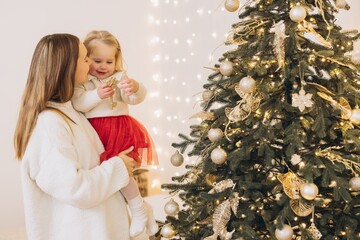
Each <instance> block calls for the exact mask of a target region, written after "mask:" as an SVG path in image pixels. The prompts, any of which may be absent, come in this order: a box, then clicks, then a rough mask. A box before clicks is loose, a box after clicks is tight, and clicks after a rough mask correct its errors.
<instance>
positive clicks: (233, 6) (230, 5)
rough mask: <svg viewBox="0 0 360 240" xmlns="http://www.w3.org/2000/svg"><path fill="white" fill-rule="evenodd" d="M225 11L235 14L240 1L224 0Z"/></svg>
mask: <svg viewBox="0 0 360 240" xmlns="http://www.w3.org/2000/svg"><path fill="white" fill-rule="evenodd" d="M224 5H225V9H226V10H228V11H229V12H235V11H236V10H238V9H239V7H240V1H239V0H226V1H225V4H224Z"/></svg>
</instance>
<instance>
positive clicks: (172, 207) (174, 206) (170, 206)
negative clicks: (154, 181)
mask: <svg viewBox="0 0 360 240" xmlns="http://www.w3.org/2000/svg"><path fill="white" fill-rule="evenodd" d="M179 209H180V207H179V204H178V203H177V202H175V201H174V199H172V198H171V199H170V201H169V202H167V203H166V204H165V206H164V211H165V213H166V214H167V215H168V216H172V217H174V216H176V215H177V214H178V212H179Z"/></svg>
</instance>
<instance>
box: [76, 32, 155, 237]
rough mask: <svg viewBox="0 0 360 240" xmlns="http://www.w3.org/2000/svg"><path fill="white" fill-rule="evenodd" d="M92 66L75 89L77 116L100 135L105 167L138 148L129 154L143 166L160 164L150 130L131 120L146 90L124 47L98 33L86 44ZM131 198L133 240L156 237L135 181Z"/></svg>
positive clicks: (126, 191) (129, 191)
mask: <svg viewBox="0 0 360 240" xmlns="http://www.w3.org/2000/svg"><path fill="white" fill-rule="evenodd" d="M84 45H85V47H86V48H87V50H88V57H89V58H90V60H91V64H90V70H89V81H88V82H86V83H84V84H82V85H81V86H79V87H77V88H76V89H75V93H74V96H73V98H72V103H73V106H74V108H75V109H76V110H78V111H80V112H83V113H84V114H85V116H86V117H87V118H88V120H89V121H90V123H91V125H92V126H93V127H94V129H95V130H96V132H97V133H98V135H99V137H100V139H101V141H102V143H103V144H104V147H105V151H104V152H103V153H102V154H101V156H100V162H103V161H106V160H107V159H109V158H111V157H113V156H116V155H118V154H119V152H121V151H123V150H124V149H127V148H128V147H131V146H133V147H134V150H133V151H132V152H131V153H130V154H129V156H130V157H132V158H134V159H135V161H137V163H138V164H139V165H140V164H141V165H144V164H149V165H154V164H157V163H158V160H157V155H156V152H155V149H154V145H153V142H152V140H151V138H150V136H149V134H148V132H147V131H146V129H145V127H144V126H143V125H142V124H141V123H139V122H138V121H137V120H135V119H134V118H133V117H131V116H129V108H128V104H131V105H133V104H138V103H140V102H142V101H143V100H144V98H145V95H146V89H145V87H144V86H143V85H142V84H140V83H139V82H137V81H135V80H134V79H131V78H128V77H127V75H126V73H125V71H124V69H123V66H122V55H121V49H120V44H119V42H118V41H117V39H116V38H115V37H114V36H113V35H112V34H111V33H109V32H107V31H92V32H90V33H89V34H88V35H87V36H86V38H85V40H84ZM121 192H122V194H123V195H124V197H125V198H126V200H127V202H128V205H129V208H130V211H131V215H132V220H131V225H130V236H132V237H134V236H137V235H139V234H140V233H142V232H143V230H144V229H145V227H146V228H147V234H149V235H150V236H151V235H154V234H155V233H156V232H157V231H158V226H157V224H156V222H155V220H154V217H153V216H152V210H151V209H150V207H149V206H148V205H145V204H144V201H143V199H142V197H141V195H140V192H139V189H138V186H137V184H136V181H135V180H134V178H131V180H130V183H129V185H128V186H127V187H125V188H123V189H121Z"/></svg>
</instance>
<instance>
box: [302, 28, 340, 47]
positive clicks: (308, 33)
mask: <svg viewBox="0 0 360 240" xmlns="http://www.w3.org/2000/svg"><path fill="white" fill-rule="evenodd" d="M298 28H299V30H300V31H302V32H301V33H302V35H303V37H304V38H306V39H308V40H310V41H312V42H314V43H316V44H319V45H321V46H324V47H327V48H329V49H331V48H333V47H332V44H331V43H330V42H328V41H326V40H325V39H324V38H323V36H321V35H320V34H319V33H317V32H316V31H315V29H314V28H313V27H311V25H310V23H308V22H307V21H303V24H298Z"/></svg>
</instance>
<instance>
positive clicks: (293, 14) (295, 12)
mask: <svg viewBox="0 0 360 240" xmlns="http://www.w3.org/2000/svg"><path fill="white" fill-rule="evenodd" d="M289 15H290V19H291V20H292V21H293V22H297V23H299V22H301V21H303V20H304V19H305V18H306V9H305V8H304V7H303V6H300V5H297V6H295V7H293V8H292V9H291V10H290V13H289Z"/></svg>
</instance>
